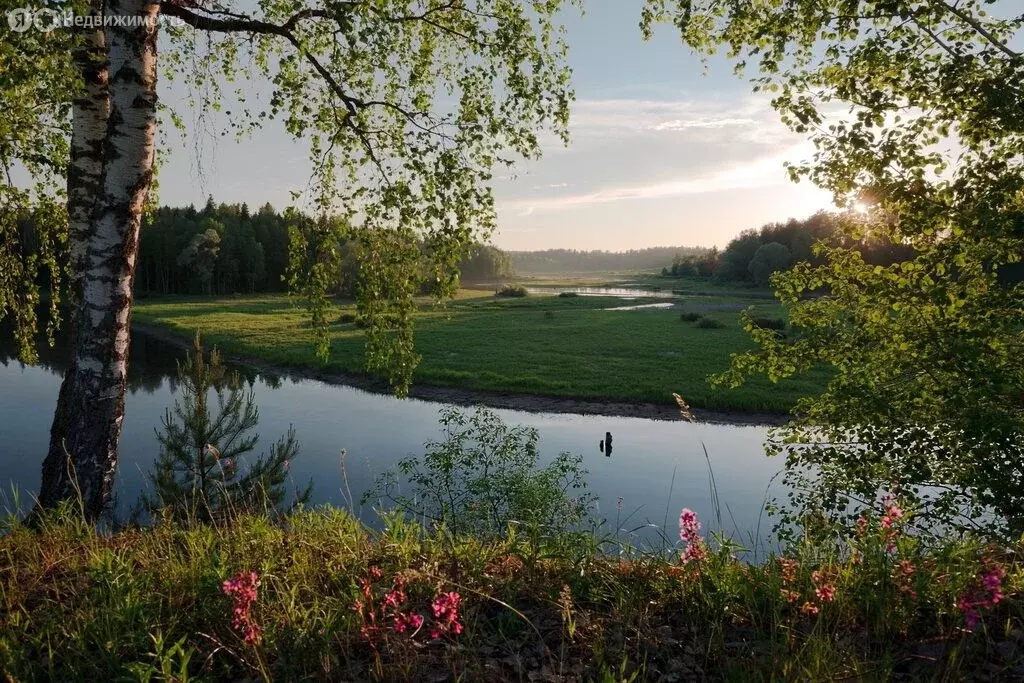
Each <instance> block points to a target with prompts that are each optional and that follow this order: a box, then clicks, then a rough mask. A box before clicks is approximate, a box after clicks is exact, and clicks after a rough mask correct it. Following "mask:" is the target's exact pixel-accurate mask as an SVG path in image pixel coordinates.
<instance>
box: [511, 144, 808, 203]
mask: <svg viewBox="0 0 1024 683" xmlns="http://www.w3.org/2000/svg"><path fill="white" fill-rule="evenodd" d="M808 151H809V147H808V145H806V144H799V145H794V146H792V147H790V148H788V149H786V150H784V151H783V152H782V153H779V154H774V155H771V156H767V157H763V158H760V159H754V160H752V161H749V162H745V163H740V164H736V165H733V166H731V167H729V168H725V169H722V170H719V171H715V172H712V173H706V174H703V175H698V176H693V177H685V178H678V179H672V180H663V181H657V182H652V183H648V184H643V185H624V186H618V187H606V188H602V189H599V190H596V191H594V192H588V193H582V194H574V195H565V196H561V197H546V198H522V199H515V200H511V201H508V202H503V203H502V207H503V208H506V209H508V210H511V211H514V212H516V213H517V215H519V216H529V215H531V214H533V213H534V212H538V211H561V210H566V209H573V208H581V207H587V206H594V205H600V204H611V203H616V202H623V201H643V200H650V199H666V198H673V197H684V196H687V195H694V194H706V193H711V192H722V191H726V190H738V189H749V188H756V187H771V186H775V185H780V184H784V183H788V179H787V176H786V174H785V172H784V170H783V163H784V162H785V161H787V160H792V159H794V158H795V157H797V156H801V155H804V154H806V153H807V152H808Z"/></svg>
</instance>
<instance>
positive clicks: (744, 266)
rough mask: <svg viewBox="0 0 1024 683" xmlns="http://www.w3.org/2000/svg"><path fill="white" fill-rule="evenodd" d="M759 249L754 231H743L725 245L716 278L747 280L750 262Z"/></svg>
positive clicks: (759, 242)
mask: <svg viewBox="0 0 1024 683" xmlns="http://www.w3.org/2000/svg"><path fill="white" fill-rule="evenodd" d="M760 248H761V238H760V237H759V236H758V234H757V231H756V230H744V231H743V232H741V233H740V234H739V235H738V236H737V237H736V238H734V239H733V240H732V241H730V242H729V244H727V245H726V247H725V250H724V251H723V252H722V257H721V259H719V264H718V273H717V275H718V277H719V278H721V279H723V280H749V279H750V261H751V259H753V258H754V254H756V253H757V250H758V249H760Z"/></svg>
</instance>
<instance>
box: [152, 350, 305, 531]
mask: <svg viewBox="0 0 1024 683" xmlns="http://www.w3.org/2000/svg"><path fill="white" fill-rule="evenodd" d="M178 382H179V384H178V386H179V389H180V391H181V398H180V399H177V400H175V402H174V410H173V411H171V410H168V411H167V413H166V415H165V416H164V418H163V431H161V432H158V433H157V439H158V440H159V442H160V454H159V456H158V457H157V459H156V462H155V464H154V465H153V473H152V474H151V475H150V481H151V483H152V485H153V489H154V491H153V495H152V497H147V498H146V499H145V500H144V506H145V507H146V508H148V511H149V512H150V514H151V515H159V516H167V515H170V516H171V517H173V518H175V519H178V520H184V521H197V520H198V521H219V520H223V519H225V518H227V517H229V516H233V515H239V514H252V513H256V512H268V511H277V512H280V511H282V509H281V505H282V503H283V502H284V500H285V497H286V495H287V491H286V490H285V482H286V480H287V478H288V467H289V464H290V463H291V461H292V460H294V459H295V457H296V456H297V455H298V452H299V443H298V441H297V440H296V438H295V431H294V430H289V431H288V434H287V435H286V436H284V437H282V438H281V439H279V440H278V441H277V442H276V443H274V445H273V446H271V448H270V451H269V452H268V453H267V454H266V455H264V456H260V457H259V458H257V459H256V461H255V462H253V463H251V464H248V466H246V465H245V464H244V463H243V459H244V458H246V457H247V456H248V455H249V454H250V453H251V452H252V451H253V450H254V449H255V448H256V443H257V439H258V437H257V436H256V435H255V434H254V433H252V431H253V429H255V427H256V425H257V423H258V422H259V410H258V409H257V407H256V403H255V400H254V398H253V394H252V391H251V390H246V389H245V387H244V386H243V385H242V382H241V379H240V378H239V376H238V373H235V372H232V371H230V370H228V369H227V368H226V367H225V366H224V364H223V363H222V362H221V360H220V354H219V353H218V351H217V349H214V350H213V351H212V352H211V353H210V356H209V359H208V360H207V358H206V357H205V356H204V353H203V347H202V344H201V343H200V340H199V335H198V334H197V335H196V338H195V343H194V345H193V347H192V351H191V352H190V353H189V354H188V356H187V357H186V358H185V360H184V362H181V363H179V364H178ZM214 397H215V398H216V411H215V412H214V411H213V410H212V408H213V406H211V405H210V399H211V398H214ZM311 491H312V483H310V485H309V486H307V487H306V489H305V490H303V491H297V492H296V495H295V499H294V502H293V503H292V504H293V505H295V504H301V503H304V502H306V501H307V500H308V499H309V495H310V493H311Z"/></svg>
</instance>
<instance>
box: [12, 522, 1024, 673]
mask: <svg viewBox="0 0 1024 683" xmlns="http://www.w3.org/2000/svg"><path fill="white" fill-rule="evenodd" d="M891 512H892V511H891V507H890V508H889V509H883V510H880V511H879V513H878V514H874V515H866V516H865V518H864V520H865V521H864V522H863V524H862V525H861V526H860V527H859V529H858V532H859V535H857V536H855V537H854V538H852V539H851V540H849V541H848V542H843V543H841V544H840V543H831V544H826V543H820V542H819V543H811V542H809V541H808V542H806V543H804V544H797V545H794V546H793V547H792V548H791V550H790V552H787V553H786V554H785V555H784V556H779V557H771V558H769V559H768V560H767V561H766V562H764V563H763V564H760V565H752V564H748V563H745V562H743V561H740V560H738V559H736V558H735V557H734V550H735V548H734V547H732V546H730V545H729V544H727V543H722V542H719V541H718V540H716V539H714V538H704V537H702V536H700V534H699V524H700V522H699V520H697V519H696V516H694V515H693V514H692V513H690V512H689V511H685V510H684V512H683V514H682V515H681V518H680V523H681V526H680V538H681V540H680V542H679V544H678V545H677V547H676V548H675V550H674V551H673V553H672V554H671V555H669V556H666V555H665V554H661V555H659V556H651V557H638V558H635V559H630V560H624V559H618V558H610V557H607V556H603V555H599V554H596V553H592V554H588V555H584V556H580V555H579V554H578V553H577V552H574V553H572V554H564V553H559V552H557V549H558V548H559V546H556V545H550V544H548V545H544V546H541V547H536V546H535V545H534V541H533V540H532V539H530V538H527V537H525V536H520V535H517V534H516V533H515V532H514V527H513V530H510V531H509V533H508V534H506V535H505V536H504V537H500V538H497V537H495V538H491V539H489V540H480V539H474V538H471V537H462V536H453V535H451V534H450V533H448V532H446V531H445V530H444V529H438V530H435V531H427V530H425V529H423V528H422V527H420V526H419V525H417V524H415V523H412V522H410V521H409V520H407V519H406V518H404V517H402V516H399V515H391V516H389V517H388V518H387V520H386V521H387V523H386V528H385V530H384V531H382V532H373V531H371V530H369V529H367V528H365V527H364V526H362V525H361V524H360V523H358V522H357V521H355V520H354V519H353V518H352V517H351V516H350V515H349V514H347V513H345V512H343V511H341V510H337V509H331V508H327V509H320V510H315V511H305V512H301V513H296V514H293V515H291V516H288V517H286V518H284V519H283V520H278V521H272V520H270V519H267V518H261V517H244V518H239V519H238V520H236V521H235V522H233V523H232V524H230V525H224V526H193V527H190V528H185V527H181V526H176V525H174V524H172V523H165V524H161V525H158V526H156V527H153V528H150V529H145V530H142V529H132V530H125V531H122V532H120V533H118V534H116V535H103V534H101V533H98V532H96V531H95V530H93V529H91V528H89V527H88V526H85V525H83V524H81V523H79V522H77V521H76V520H75V519H74V517H73V515H72V514H71V511H70V510H64V511H63V512H62V513H58V514H56V515H54V516H51V517H48V518H47V519H45V520H44V522H43V524H42V530H41V531H39V532H34V531H30V530H28V529H25V528H21V527H14V528H11V529H9V530H8V532H7V533H6V534H5V535H4V536H3V537H2V538H0V670H2V671H4V672H5V674H6V675H7V676H8V677H9V680H13V681H23V680H38V679H52V680H108V679H115V678H129V679H136V680H192V679H202V680H239V679H242V678H252V677H253V676H256V677H262V678H264V679H274V680H299V679H304V678H313V679H330V680H338V679H345V680H353V679H354V680H367V679H373V680H406V679H416V680H422V679H426V678H430V679H432V680H445V679H458V680H488V681H491V680H522V679H532V680H609V681H612V680H614V681H620V680H692V679H694V678H720V679H731V680H750V679H790V680H808V679H813V680H824V679H838V678H844V677H846V678H850V677H852V678H857V679H860V680H885V679H890V678H893V677H903V678H909V679H932V678H939V679H957V678H989V679H1005V680H1010V679H1014V678H1015V677H1017V678H1019V677H1020V676H1021V675H1022V673H1024V669H1022V668H1021V654H1022V650H1021V641H1022V633H1024V630H1022V628H1021V626H1022V624H1021V622H1022V614H1021V602H1020V600H1019V597H1018V592H1019V590H1020V586H1021V582H1022V580H1024V575H1022V571H1021V564H1020V551H1021V548H1020V547H1019V546H1014V547H1010V548H996V547H991V546H986V545H983V544H981V543H978V542H976V541H972V540H970V539H964V540H957V541H950V542H948V543H947V544H945V545H944V546H942V547H935V548H926V547H923V546H922V545H921V544H920V543H919V542H918V541H917V540H916V539H915V538H913V537H912V536H910V535H908V534H905V533H903V528H904V526H903V525H904V524H905V523H906V519H907V517H909V513H906V514H904V515H902V516H901V517H899V518H897V519H893V517H892V515H891ZM883 520H887V521H888V522H889V525H888V526H886V525H884V524H883ZM694 548H699V551H698V550H694ZM552 549H555V550H552Z"/></svg>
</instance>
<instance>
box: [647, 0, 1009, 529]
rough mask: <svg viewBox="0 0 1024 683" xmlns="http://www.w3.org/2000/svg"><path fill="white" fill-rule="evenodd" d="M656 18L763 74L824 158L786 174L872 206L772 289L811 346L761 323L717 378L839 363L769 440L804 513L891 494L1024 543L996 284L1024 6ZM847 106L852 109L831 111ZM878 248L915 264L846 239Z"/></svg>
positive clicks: (798, 1)
mask: <svg viewBox="0 0 1024 683" xmlns="http://www.w3.org/2000/svg"><path fill="white" fill-rule="evenodd" d="M999 14H1001V15H1002V16H998V15H999ZM662 19H664V20H669V21H672V22H674V23H675V24H676V25H677V26H678V27H679V28H680V29H681V31H682V36H683V38H684V41H685V42H686V43H688V44H689V45H691V46H693V47H695V48H696V49H698V50H700V51H703V52H705V53H707V52H711V51H713V50H714V49H715V48H716V47H718V46H720V45H724V46H726V47H727V48H728V50H729V52H730V54H731V55H733V56H735V57H736V58H737V59H739V60H740V68H742V66H743V65H744V64H745V63H747V62H748V61H754V62H756V64H757V65H758V67H759V70H760V73H761V75H760V76H759V77H758V78H757V79H756V80H755V84H756V87H757V89H759V90H764V91H769V92H773V93H775V99H774V100H773V105H774V106H775V108H776V109H777V110H778V111H779V113H780V114H781V116H782V119H783V121H785V122H786V123H787V124H788V125H789V126H790V127H791V128H792V129H793V130H795V131H796V132H799V133H807V134H810V135H811V136H812V138H813V140H814V142H815V144H816V146H817V148H818V153H817V155H816V157H815V159H814V161H813V162H812V163H810V164H808V165H806V166H795V167H792V168H791V174H792V175H793V176H794V177H795V178H800V177H806V178H809V179H811V180H812V181H813V182H815V183H817V184H818V185H820V186H822V187H824V188H827V189H829V190H831V191H832V193H833V194H834V196H835V199H836V201H837V202H838V203H839V204H840V205H846V206H854V205H863V206H867V208H868V213H867V215H861V214H860V213H859V212H850V213H849V214H848V215H846V216H845V218H844V219H843V220H842V221H841V223H840V225H839V228H840V229H841V230H842V231H843V233H844V234H845V235H846V236H847V238H848V241H847V242H846V243H843V242H842V241H840V242H839V243H838V244H836V245H821V246H820V247H819V248H818V252H817V253H818V257H819V258H820V259H821V262H820V264H819V265H813V264H799V265H797V266H796V268H794V269H793V270H792V271H789V272H787V273H782V274H779V275H777V276H776V277H775V279H774V284H775V287H776V289H777V295H778V296H779V298H780V299H781V301H782V302H783V303H784V305H785V306H786V308H787V309H788V311H789V319H790V321H791V323H792V324H793V325H794V326H796V327H797V328H798V329H799V330H802V334H801V335H800V336H799V337H798V338H797V339H795V340H794V341H791V342H790V341H785V340H780V339H778V338H777V337H776V335H775V334H773V333H771V331H770V330H763V331H762V330H758V329H756V328H754V327H753V326H751V327H750V328H749V329H750V330H751V333H752V334H753V335H754V338H755V339H756V340H757V342H758V343H759V344H760V350H759V351H757V352H753V353H748V354H741V355H739V356H738V357H736V358H735V359H734V364H733V369H732V371H731V372H730V373H728V374H727V375H726V376H725V377H724V378H723V379H724V380H727V381H729V382H732V383H735V382H739V381H741V380H742V379H743V377H745V376H746V375H749V374H751V373H757V372H763V373H767V374H768V376H769V377H771V378H773V379H778V378H781V377H785V376H788V375H791V374H793V373H795V372H800V371H803V370H807V369H809V368H811V367H814V366H817V365H820V364H828V365H831V366H832V367H833V368H834V369H835V372H834V375H833V379H832V381H831V382H830V383H829V385H828V388H827V390H826V391H825V392H824V394H822V395H821V396H817V397H813V398H810V399H807V400H804V401H802V402H801V403H800V405H799V407H798V410H799V415H800V419H799V420H797V421H796V422H795V423H794V424H793V425H791V426H790V427H788V428H787V429H785V430H783V432H782V433H781V434H780V435H778V436H779V437H780V439H779V440H778V442H777V443H776V444H775V450H780V451H783V452H785V453H786V454H787V463H788V470H789V475H790V479H791V482H792V483H793V484H795V486H796V490H797V491H798V494H797V500H796V503H797V507H796V510H797V511H799V510H814V509H824V510H826V511H829V512H832V513H835V514H840V513H844V512H849V511H850V508H849V507H848V506H849V503H850V502H851V497H852V500H853V501H856V500H858V499H859V500H861V501H865V502H867V501H871V500H873V499H874V497H875V496H876V495H877V493H878V490H879V489H880V488H891V489H892V488H895V489H898V490H899V492H900V493H901V494H903V495H906V496H912V497H915V496H916V497H919V498H921V499H922V506H923V507H922V510H923V512H924V513H925V515H927V516H934V518H935V519H938V520H940V521H943V522H945V523H947V524H949V523H952V524H955V525H958V526H967V527H984V528H987V529H988V530H989V531H994V532H1007V531H1008V532H1011V533H1013V534H1019V533H1020V532H1021V531H1024V467H1022V465H1021V463H1022V462H1024V440H1022V439H1021V434H1022V433H1024V328H1022V326H1021V320H1024V288H1022V287H1021V285H1020V283H1019V282H1016V283H1014V282H1013V281H1012V278H1007V277H1005V276H1001V273H1005V272H1007V271H1009V270H1012V269H1013V268H1015V267H1019V264H1020V262H1021V259H1022V256H1024V171H1022V159H1024V117H1022V116H1021V112H1022V111H1024V91H1022V89H1021V85H1020V84H1021V83H1024V57H1022V55H1021V53H1020V52H1019V50H1018V49H1017V48H1016V47H1015V45H1019V39H1020V32H1021V27H1022V26H1024V14H1022V13H1020V10H1019V9H1013V8H1011V7H1009V6H1007V5H1003V6H988V3H983V2H980V1H979V0H961V1H959V2H955V3H953V2H946V1H945V0H925V1H923V2H921V1H914V2H911V1H909V0H894V1H892V2H884V3H882V2H869V1H859V2H847V1H846V0H814V1H813V2H811V1H809V0H792V1H788V2H782V3H733V2H727V1H725V0H699V1H682V2H679V1H675V0H651V1H650V2H648V4H647V6H646V10H645V22H646V26H647V29H648V30H649V29H650V27H651V26H652V24H653V22H654V21H656V20H662ZM835 103H843V104H845V105H846V106H847V107H848V113H847V115H845V116H841V117H835V116H830V115H829V111H830V110H834V107H835ZM868 236H876V237H879V238H881V240H882V241H883V242H887V243H889V244H892V245H897V246H899V247H900V248H905V249H906V251H905V252H904V256H903V259H904V260H903V261H902V262H898V263H894V264H892V265H888V266H884V265H872V264H871V263H869V262H868V261H867V260H866V259H865V258H864V255H863V254H862V253H861V252H860V251H858V250H857V249H856V248H854V247H852V246H850V243H851V242H854V241H859V240H862V239H864V238H865V237H868ZM809 293H813V294H814V295H815V296H813V297H809V296H808V294H809ZM800 491H806V492H807V493H800ZM985 511H988V512H991V513H993V514H991V515H984V514H983V512H985Z"/></svg>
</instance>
